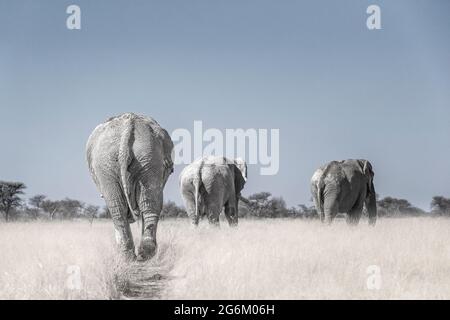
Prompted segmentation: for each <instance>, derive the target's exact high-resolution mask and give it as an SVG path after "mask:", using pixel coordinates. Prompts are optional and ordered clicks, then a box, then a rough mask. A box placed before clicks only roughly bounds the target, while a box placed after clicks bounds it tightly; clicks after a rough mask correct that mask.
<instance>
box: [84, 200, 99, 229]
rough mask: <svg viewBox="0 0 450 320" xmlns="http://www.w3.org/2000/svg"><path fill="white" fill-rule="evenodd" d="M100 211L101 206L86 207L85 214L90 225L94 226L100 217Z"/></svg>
mask: <svg viewBox="0 0 450 320" xmlns="http://www.w3.org/2000/svg"><path fill="white" fill-rule="evenodd" d="M99 211H100V207H99V206H94V205H91V204H90V205H87V206H85V207H84V209H83V213H84V215H85V216H87V217H88V219H89V223H90V224H91V226H92V222H93V221H94V219H95V217H97V216H98V213H99Z"/></svg>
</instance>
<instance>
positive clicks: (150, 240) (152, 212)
mask: <svg viewBox="0 0 450 320" xmlns="http://www.w3.org/2000/svg"><path fill="white" fill-rule="evenodd" d="M138 206H139V211H140V213H141V215H142V219H143V223H142V225H143V227H142V234H141V243H140V245H139V249H138V260H141V261H143V260H148V259H150V258H152V257H153V256H154V255H155V253H156V249H157V243H156V230H157V227H158V221H159V215H160V213H161V210H162V206H163V194H162V190H161V191H159V190H149V189H148V188H146V189H143V190H142V191H141V192H140V195H139V202H138Z"/></svg>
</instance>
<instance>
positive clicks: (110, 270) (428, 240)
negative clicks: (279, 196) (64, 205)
mask: <svg viewBox="0 0 450 320" xmlns="http://www.w3.org/2000/svg"><path fill="white" fill-rule="evenodd" d="M135 229H137V228H136V227H135ZM449 230H450V220H449V219H438V218H436V219H431V218H429V219H428V218H407V219H382V220H380V221H379V223H378V224H377V226H376V227H375V228H370V227H369V226H367V225H366V223H365V222H363V223H361V224H360V225H359V226H358V227H348V226H347V225H346V224H345V223H344V222H342V221H336V223H335V224H334V225H332V226H330V227H325V226H322V225H321V224H320V223H319V222H317V221H302V220H290V219H286V220H282V219H280V220H261V221H250V220H248V221H245V220H241V221H240V223H239V227H238V228H236V229H231V228H229V227H228V226H227V225H226V223H222V227H221V228H220V229H215V228H210V227H208V226H207V224H206V223H203V224H201V225H200V227H199V228H198V229H197V230H192V229H191V228H190V226H189V223H188V222H187V221H185V220H173V221H161V222H160V225H159V230H158V241H159V250H158V254H157V256H156V257H155V258H153V259H152V260H151V261H150V262H147V263H144V264H139V263H125V262H123V261H122V260H121V259H120V258H119V257H118V256H117V254H116V252H115V249H114V235H113V227H112V222H110V221H104V222H99V221H96V222H94V224H93V225H92V227H90V226H89V223H87V222H53V223H50V222H48V223H45V222H41V223H39V222H38V223H8V224H1V225H0V257H1V258H0V298H1V299H6V298H11V299H30V298H37V299H117V298H126V297H130V298H153V299H314V298H319V299H402V298H405V299H410V298H417V299H428V298H437V299H449V298H450V277H449V274H450V233H449V232H448V231H449ZM134 231H136V230H134ZM135 234H137V232H135ZM136 241H137V239H136ZM373 265H375V266H377V267H379V270H380V272H381V273H380V277H379V278H377V279H380V280H381V282H380V285H381V286H380V288H379V289H378V290H377V289H373V288H372V289H370V288H371V287H370V286H369V287H368V286H367V281H368V279H369V277H370V274H368V273H367V272H368V267H369V266H373ZM70 266H78V267H79V270H80V271H81V273H80V274H81V287H80V288H79V289H74V288H71V287H70V285H68V279H70V277H71V274H70V273H68V270H70ZM68 267H69V269H68Z"/></svg>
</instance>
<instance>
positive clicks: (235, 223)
mask: <svg viewBox="0 0 450 320" xmlns="http://www.w3.org/2000/svg"><path fill="white" fill-rule="evenodd" d="M229 225H230V227H231V228H237V226H238V223H237V221H232V222H230V223H229Z"/></svg>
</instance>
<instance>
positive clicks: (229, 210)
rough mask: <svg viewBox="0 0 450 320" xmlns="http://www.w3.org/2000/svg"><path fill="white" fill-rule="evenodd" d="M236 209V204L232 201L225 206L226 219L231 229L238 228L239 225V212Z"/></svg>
mask: <svg viewBox="0 0 450 320" xmlns="http://www.w3.org/2000/svg"><path fill="white" fill-rule="evenodd" d="M236 207H237V206H236V204H235V203H232V202H231V201H228V202H227V203H226V204H225V218H226V219H227V221H228V225H229V226H230V227H236V226H237V225H238V210H237V208H236Z"/></svg>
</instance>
